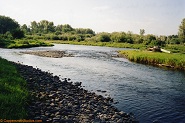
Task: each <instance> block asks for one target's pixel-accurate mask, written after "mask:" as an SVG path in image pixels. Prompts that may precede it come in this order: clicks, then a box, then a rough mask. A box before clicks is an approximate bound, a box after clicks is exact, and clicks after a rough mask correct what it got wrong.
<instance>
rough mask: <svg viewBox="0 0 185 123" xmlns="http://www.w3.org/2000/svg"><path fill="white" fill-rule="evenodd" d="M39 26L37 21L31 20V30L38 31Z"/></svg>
mask: <svg viewBox="0 0 185 123" xmlns="http://www.w3.org/2000/svg"><path fill="white" fill-rule="evenodd" d="M38 27H39V26H38V24H37V22H36V21H33V22H31V32H32V33H33V34H35V33H38V31H39V28H38Z"/></svg>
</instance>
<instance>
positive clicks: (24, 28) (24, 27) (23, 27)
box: [21, 24, 31, 34]
mask: <svg viewBox="0 0 185 123" xmlns="http://www.w3.org/2000/svg"><path fill="white" fill-rule="evenodd" d="M21 30H22V31H23V32H24V33H25V34H30V32H31V31H30V28H29V27H28V26H27V25H26V24H23V25H22V26H21Z"/></svg>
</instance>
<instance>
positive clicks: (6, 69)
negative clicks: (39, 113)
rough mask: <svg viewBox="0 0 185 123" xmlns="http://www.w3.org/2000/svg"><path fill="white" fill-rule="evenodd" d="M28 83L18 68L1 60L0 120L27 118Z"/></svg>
mask: <svg viewBox="0 0 185 123" xmlns="http://www.w3.org/2000/svg"><path fill="white" fill-rule="evenodd" d="M27 97H28V91H27V89H26V82H25V81H24V80H23V79H22V78H21V76H20V75H19V73H18V72H17V70H16V67H15V66H14V65H13V64H12V63H10V62H8V61H7V60H4V59H2V58H0V119H24V118H26V114H27V113H26V110H25V105H26V100H27Z"/></svg>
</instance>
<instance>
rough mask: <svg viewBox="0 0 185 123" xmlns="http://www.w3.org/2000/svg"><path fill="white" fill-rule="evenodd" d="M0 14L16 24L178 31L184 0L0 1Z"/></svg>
mask: <svg viewBox="0 0 185 123" xmlns="http://www.w3.org/2000/svg"><path fill="white" fill-rule="evenodd" d="M0 15H5V16H9V17H11V18H13V19H15V20H16V21H17V22H19V24H21V25H22V24H27V25H30V22H31V21H34V20H35V21H37V22H38V21H40V20H48V21H53V22H54V24H55V25H58V24H70V25H71V26H72V27H74V28H80V27H81V28H91V29H93V30H94V31H95V32H114V31H124V32H127V31H132V32H133V33H139V30H140V29H145V32H146V34H155V35H172V34H177V32H178V27H179V25H180V23H181V21H182V19H183V18H185V0H0Z"/></svg>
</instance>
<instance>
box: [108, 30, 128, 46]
mask: <svg viewBox="0 0 185 123" xmlns="http://www.w3.org/2000/svg"><path fill="white" fill-rule="evenodd" d="M111 41H113V42H118V43H121V42H126V33H125V32H113V33H111Z"/></svg>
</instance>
